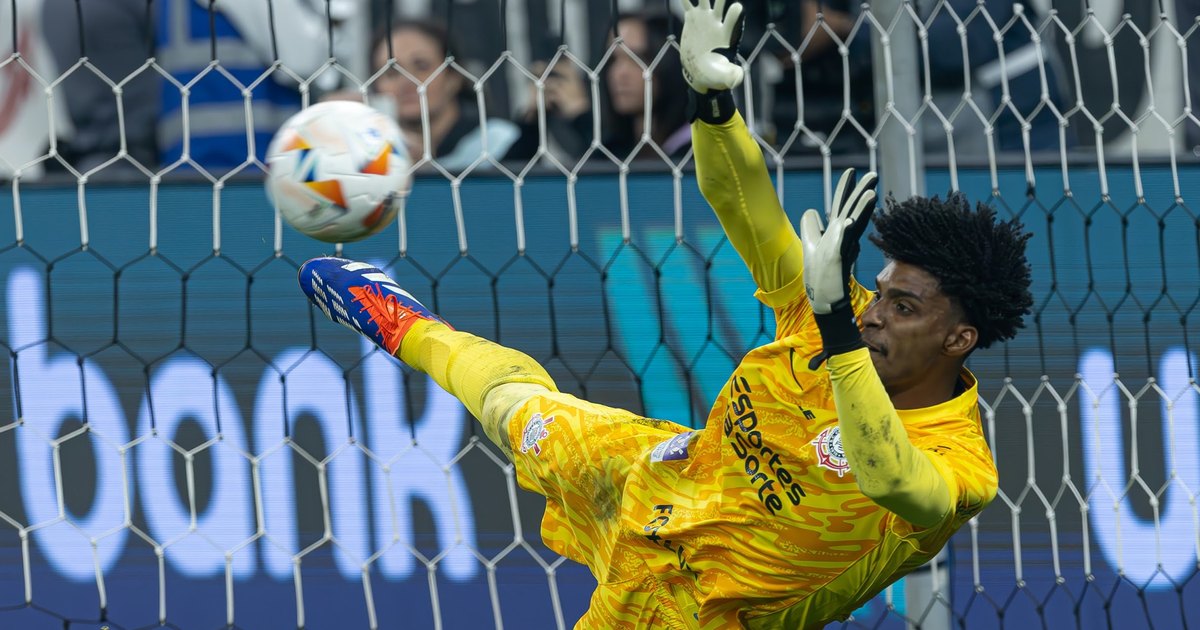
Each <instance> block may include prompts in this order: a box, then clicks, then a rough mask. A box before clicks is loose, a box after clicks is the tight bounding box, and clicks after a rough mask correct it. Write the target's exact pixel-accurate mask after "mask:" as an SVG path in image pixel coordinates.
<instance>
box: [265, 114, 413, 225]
mask: <svg viewBox="0 0 1200 630" xmlns="http://www.w3.org/2000/svg"><path fill="white" fill-rule="evenodd" d="M409 166H410V163H409V159H408V151H407V150H405V147H404V137H403V136H402V135H401V133H400V127H399V126H398V125H397V124H396V122H395V121H394V120H392V119H391V118H389V117H388V116H386V115H384V114H382V113H380V112H379V111H377V110H375V109H373V108H371V107H370V106H368V105H364V104H363V103H359V102H355V101H328V102H324V103H317V104H315V105H312V106H310V107H308V108H306V109H304V110H301V111H300V112H298V113H297V114H295V115H294V116H292V117H291V118H289V119H288V120H287V122H285V123H283V126H281V127H280V128H279V131H277V132H276V133H275V137H274V138H273V139H272V140H271V145H270V147H268V149H267V168H268V175H267V180H266V188H267V196H268V197H270V199H271V201H272V203H274V204H275V206H276V207H277V208H279V213H280V214H281V215H282V216H283V218H284V220H286V221H287V222H288V224H289V225H291V226H292V227H294V228H296V229H297V230H299V231H300V232H302V233H304V234H307V235H308V236H311V237H313V238H315V239H318V240H321V241H325V242H327V243H345V242H350V241H357V240H361V239H364V238H366V237H368V236H371V235H372V234H375V233H377V232H379V231H380V230H382V229H384V228H386V227H387V226H388V225H389V224H390V223H391V222H392V221H393V220H394V219H395V218H396V212H397V211H398V210H399V208H400V198H401V196H402V195H404V194H405V193H406V192H407V190H408V187H409Z"/></svg>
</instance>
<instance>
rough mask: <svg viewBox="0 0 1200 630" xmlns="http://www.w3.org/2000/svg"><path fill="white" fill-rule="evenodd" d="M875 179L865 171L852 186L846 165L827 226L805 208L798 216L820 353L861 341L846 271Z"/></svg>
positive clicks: (870, 209)
mask: <svg viewBox="0 0 1200 630" xmlns="http://www.w3.org/2000/svg"><path fill="white" fill-rule="evenodd" d="M877 183H878V178H877V177H876V175H875V173H873V172H869V173H867V175H866V177H863V179H862V181H861V182H858V185H857V186H855V185H854V169H852V168H849V169H846V171H845V172H844V173H842V178H841V179H840V180H839V181H838V187H837V191H836V192H835V193H834V194H833V207H832V208H831V209H830V212H829V227H828V228H825V227H823V226H822V225H821V217H820V214H819V213H818V212H817V211H816V210H811V209H810V210H808V211H806V212H805V213H804V216H803V217H801V219H800V240H801V241H802V242H803V244H804V291H805V293H807V294H808V302H809V304H811V305H812V309H813V313H814V315H815V316H816V320H817V327H818V328H820V329H821V339H822V340H823V341H824V344H825V352H826V354H830V355H832V354H840V353H842V352H848V351H850V350H853V349H855V348H857V347H860V346H861V345H862V337H861V335H860V334H859V331H858V326H857V324H855V322H854V310H853V307H852V305H851V304H850V271H851V269H852V268H853V267H854V261H855V260H857V259H858V252H859V240H860V239H861V238H862V235H863V233H864V232H866V230H867V224H868V223H870V222H871V214H872V213H874V212H875V186H876V184H877Z"/></svg>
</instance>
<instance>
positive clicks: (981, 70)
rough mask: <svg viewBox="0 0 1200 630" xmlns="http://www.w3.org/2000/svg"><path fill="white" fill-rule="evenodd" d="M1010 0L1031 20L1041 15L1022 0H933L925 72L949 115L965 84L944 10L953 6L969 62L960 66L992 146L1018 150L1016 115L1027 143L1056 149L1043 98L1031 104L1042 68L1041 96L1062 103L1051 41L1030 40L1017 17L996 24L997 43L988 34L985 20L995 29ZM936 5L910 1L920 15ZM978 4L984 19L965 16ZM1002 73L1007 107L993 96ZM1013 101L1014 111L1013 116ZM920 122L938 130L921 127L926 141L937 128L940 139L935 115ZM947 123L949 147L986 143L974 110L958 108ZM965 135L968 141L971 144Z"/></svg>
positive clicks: (1009, 14) (998, 94)
mask: <svg viewBox="0 0 1200 630" xmlns="http://www.w3.org/2000/svg"><path fill="white" fill-rule="evenodd" d="M1018 5H1019V6H1020V9H1021V10H1022V11H1023V12H1024V13H1025V16H1026V18H1027V19H1028V21H1029V23H1030V24H1031V25H1032V26H1033V28H1037V27H1038V26H1039V25H1040V24H1041V23H1042V18H1041V17H1039V15H1038V13H1037V12H1036V11H1035V9H1034V7H1033V6H1031V5H1030V3H1028V2H1023V1H1020V2H1015V3H1014V2H1012V1H1011V0H983V1H982V2H980V0H945V3H944V4H941V5H940V7H941V8H940V10H939V12H938V13H937V14H936V15H934V17H933V20H932V21H931V22H929V73H930V79H931V82H930V83H931V88H932V90H933V92H934V94H933V96H934V102H935V103H937V104H938V105H939V107H940V108H941V109H942V112H943V113H944V114H946V115H947V116H949V114H950V113H951V112H953V111H954V109H955V108H956V107H957V106H958V104H959V103H960V102H961V101H962V93H963V89H964V85H965V83H964V67H963V63H964V58H963V54H962V53H963V44H962V38H961V37H960V36H959V34H958V31H957V29H958V21H955V19H954V17H953V16H952V15H951V13H950V11H951V10H953V11H954V14H955V15H957V16H958V19H959V20H960V21H963V22H965V27H966V48H967V50H966V53H967V59H968V60H969V63H970V66H969V67H968V68H967V71H969V73H970V76H971V83H972V87H973V88H974V97H975V99H976V102H977V103H978V104H979V105H980V106H981V109H982V110H983V112H984V114H985V115H986V116H988V117H989V119H990V118H994V123H993V125H994V127H993V128H994V131H993V133H994V134H995V136H994V137H995V146H996V149H997V150H999V151H1021V150H1024V146H1025V145H1024V140H1023V139H1022V134H1021V125H1022V122H1021V118H1024V119H1025V120H1026V122H1028V123H1029V125H1030V128H1029V147H1030V150H1032V151H1044V150H1050V149H1057V148H1058V147H1059V142H1060V141H1059V125H1058V117H1057V116H1055V115H1054V113H1053V112H1052V111H1051V110H1050V108H1049V107H1047V106H1044V105H1043V106H1042V107H1041V109H1040V110H1039V109H1038V108H1039V104H1041V103H1042V87H1041V86H1042V74H1041V73H1042V70H1043V69H1044V71H1045V75H1046V90H1047V92H1046V97H1047V100H1048V101H1049V102H1050V103H1053V104H1054V105H1055V107H1057V109H1058V111H1059V112H1060V113H1061V112H1063V111H1064V110H1065V109H1066V108H1064V107H1063V104H1064V99H1063V91H1062V89H1061V86H1060V85H1059V79H1058V77H1059V72H1058V63H1057V58H1056V56H1055V48H1054V46H1052V45H1050V44H1049V43H1043V44H1041V45H1040V46H1039V45H1038V44H1035V43H1034V42H1033V35H1032V33H1031V32H1030V30H1029V28H1028V27H1026V26H1025V24H1023V23H1021V22H1020V21H1018V22H1016V23H1014V24H1013V26H1012V27H1010V28H1008V30H1006V31H1004V37H1003V39H1002V42H1003V43H1002V44H1001V46H999V47H998V46H997V45H996V40H995V39H994V36H995V34H996V32H995V30H993V27H992V24H995V25H996V28H997V29H1003V28H1004V27H1005V26H1006V25H1007V24H1009V22H1010V21H1012V20H1013V18H1014V17H1015V16H1016V10H1017V9H1016V7H1017V6H1018ZM938 6H939V3H938V2H937V1H935V0H921V2H920V3H919V5H918V8H919V9H920V10H921V15H922V17H923V18H924V19H926V20H928V18H929V16H930V15H932V11H933V10H934V9H935V8H937V7H938ZM980 8H982V9H983V10H985V11H986V12H987V15H988V16H990V18H991V21H990V23H989V20H987V19H985V16H984V15H983V14H982V13H976V14H975V15H974V16H972V12H974V11H976V10H978V9H980ZM1052 33H1053V29H1050V30H1049V31H1047V34H1052ZM1001 48H1002V49H1003V51H1004V62H1003V64H1002V63H1001V61H1000V50H1001ZM1039 49H1040V50H1039ZM1039 53H1040V54H1039ZM1005 81H1007V84H1008V92H1009V97H1010V99H1011V106H1010V107H1005V106H1004V104H1003V103H1002V102H1001V100H1002V96H1003V87H1004V83H1005ZM939 101H941V102H939ZM1000 108H1003V111H1000V112H999V113H998V114H997V113H994V112H996V110H998V109H1000ZM1014 109H1015V110H1016V112H1017V113H1019V114H1020V117H1021V118H1018V117H1017V115H1016V113H1014V111H1013V110H1014ZM1035 112H1036V113H1035ZM927 122H928V123H929V124H931V125H934V126H936V127H937V128H938V130H939V131H938V132H933V131H930V132H927V133H926V139H927V141H932V142H935V143H936V142H937V140H938V138H939V136H940V138H941V139H942V140H944V139H945V134H944V133H941V132H940V128H941V122H940V121H938V120H937V118H936V116H929V117H927ZM954 127H955V131H954V142H955V149H956V150H958V151H962V152H972V150H974V151H980V152H981V151H983V150H985V149H986V142H985V140H986V138H985V136H983V134H982V123H981V122H980V121H979V118H978V116H976V115H974V113H972V112H970V111H969V110H964V112H963V113H962V114H960V115H959V116H958V117H957V118H956V119H955V120H954ZM975 127H978V128H979V131H978V132H976V131H975V129H974V128H975ZM972 141H974V142H975V145H976V146H974V147H972V146H971V142H972ZM1067 141H1068V145H1070V144H1073V141H1072V136H1071V135H1070V134H1068V136H1067ZM981 143H982V144H981Z"/></svg>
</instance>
